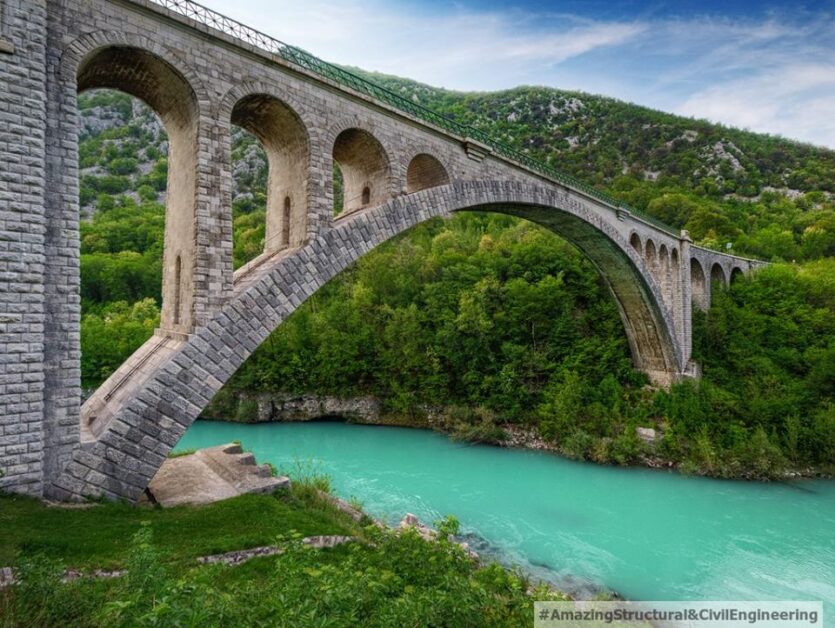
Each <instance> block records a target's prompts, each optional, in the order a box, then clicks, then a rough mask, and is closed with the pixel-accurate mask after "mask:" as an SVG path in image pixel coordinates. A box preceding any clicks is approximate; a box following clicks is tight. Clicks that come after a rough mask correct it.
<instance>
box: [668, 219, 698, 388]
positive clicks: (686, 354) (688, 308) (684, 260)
mask: <svg viewBox="0 0 835 628" xmlns="http://www.w3.org/2000/svg"><path fill="white" fill-rule="evenodd" d="M692 242H693V241H692V240H691V239H690V234H689V233H688V232H687V231H686V230H682V232H681V237H680V238H679V250H680V251H681V255H680V258H679V264H678V285H679V286H680V290H678V291H677V292H678V294H677V297H676V300H677V304H676V311H675V312H674V314H673V316H675V318H676V319H677V323H678V324H677V329H678V330H679V346H680V347H681V352H682V355H681V364H682V366H683V367H684V370H685V371H684V375H685V376H691V377H700V375H701V371H700V369H699V366H698V365H697V364H695V363H694V362H693V360H692V355H693V306H692V303H693V285H692V283H691V277H692V274H691V270H690V259H691V257H690V246H691V244H692Z"/></svg>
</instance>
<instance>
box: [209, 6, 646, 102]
mask: <svg viewBox="0 0 835 628" xmlns="http://www.w3.org/2000/svg"><path fill="white" fill-rule="evenodd" d="M207 4H208V5H209V6H212V7H213V8H215V9H217V10H219V11H228V10H229V8H228V6H226V7H224V6H223V5H224V3H222V2H220V0H209V2H207ZM260 4H261V3H260V2H258V1H257V0H250V1H249V2H242V3H239V5H238V6H237V7H236V11H237V13H236V16H235V17H237V18H238V19H240V20H242V21H244V22H246V23H249V24H255V25H257V27H258V28H259V29H260V30H262V31H265V32H267V33H269V34H271V35H273V36H275V37H277V38H279V39H282V40H283V41H286V42H287V43H292V44H295V45H298V46H300V47H302V48H305V49H307V50H310V51H311V52H313V53H315V54H316V55H317V56H320V57H322V58H325V59H327V60H331V61H335V62H338V63H342V64H347V65H355V66H358V67H362V68H364V69H367V70H376V71H379V72H387V73H396V74H400V75H405V76H408V77H410V78H413V79H415V80H419V81H423V82H429V83H432V84H435V85H440V86H444V87H450V88H454V89H475V90H485V89H500V88H506V87H512V86H515V85H518V84H520V83H522V82H525V81H526V80H529V79H530V77H532V76H536V75H537V73H538V72H541V70H542V68H550V67H553V66H555V65H558V64H560V63H562V62H564V61H566V60H568V59H571V58H575V57H577V56H580V55H583V54H585V53H587V52H590V51H592V50H596V49H599V48H602V47H607V46H615V45H619V44H622V43H624V42H626V41H629V40H631V39H634V38H635V37H636V36H637V35H639V34H640V33H641V32H642V31H643V30H644V28H645V26H644V25H642V24H639V23H630V22H594V21H588V20H579V19H577V18H573V17H569V16H559V15H537V14H530V13H527V12H525V11H519V10H510V11H478V12H476V11H471V10H465V9H453V10H452V11H451V12H449V13H446V14H444V15H438V14H426V13H421V12H417V11H414V10H408V9H405V8H404V7H402V6H397V5H392V4H385V5H383V4H375V5H369V4H368V3H363V4H362V5H360V4H357V3H352V2H351V1H350V0H347V1H346V2H341V3H339V4H338V5H335V4H330V3H328V2H326V1H325V0H312V1H311V2H305V3H289V2H287V3H282V4H281V5H280V6H279V7H278V8H276V9H275V10H274V11H265V12H264V13H261V12H260V11H258V10H257V9H256V7H258V6H259V5H260ZM540 82H541V81H540Z"/></svg>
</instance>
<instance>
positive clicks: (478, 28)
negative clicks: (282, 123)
mask: <svg viewBox="0 0 835 628" xmlns="http://www.w3.org/2000/svg"><path fill="white" fill-rule="evenodd" d="M203 3H204V4H206V5H207V6H209V7H211V8H214V9H216V10H218V11H221V12H223V13H225V14H226V15H229V16H230V17H233V18H236V19H238V20H240V21H243V22H245V23H247V24H249V25H251V26H254V27H256V28H258V29H259V30H262V31H264V32H266V33H268V34H270V35H273V36H275V37H277V38H279V39H281V40H283V41H286V42H287V43H291V44H295V45H297V46H301V47H303V48H305V49H307V50H309V51H310V52H312V53H314V54H316V55H318V56H320V57H322V58H325V59H327V60H329V61H335V62H337V63H343V64H349V65H355V66H359V67H362V68H365V69H368V70H376V71H379V72H386V73H389V74H397V75H400V76H405V77H409V78H412V79H415V80H418V81H421V82H424V83H429V84H431V85H437V86H440V87H447V88H450V89H459V90H476V91H487V90H496V89H504V88H509V87H514V86H516V85H547V86H551V87H557V88H561V89H577V90H583V91H587V92H591V93H596V94H604V95H607V96H612V97H615V98H619V99H623V100H628V101H631V102H635V103H638V104H641V105H647V106H649V107H653V108H656V109H661V110H664V111H669V112H672V113H677V114H682V115H688V116H696V117H700V118H708V119H711V120H715V121H718V122H724V123H726V124H730V125H733V126H738V127H743V128H749V129H751V130H754V131H762V132H768V133H773V134H779V135H782V136H785V137H789V138H793V139H799V140H802V141H806V142H812V143H814V144H819V145H825V146H829V147H832V148H835V0H827V1H820V2H807V3H802V2H801V3H797V4H795V3H790V2H754V1H750V0H726V1H724V2H722V1H719V0H702V1H696V0H682V1H680V2H664V1H648V2H640V1H638V0H611V1H602V0H587V1H581V0H565V1H550V2H549V1H547V0H527V1H525V2H504V1H502V0H487V1H484V2H474V1H466V0H465V1H454V2H450V1H447V0H424V1H422V2H418V1H412V0H397V1H392V0H390V1H388V2H386V1H382V0H372V1H370V2H369V1H367V0H366V1H364V2H360V1H357V0H340V1H339V2H334V1H331V0H304V1H297V0H279V1H275V0H236V1H235V2H234V3H230V2H229V1H228V0H203Z"/></svg>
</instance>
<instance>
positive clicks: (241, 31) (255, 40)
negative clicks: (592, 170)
mask: <svg viewBox="0 0 835 628" xmlns="http://www.w3.org/2000/svg"><path fill="white" fill-rule="evenodd" d="M145 1H146V2H148V3H150V4H156V5H159V6H162V7H165V8H166V9H168V10H170V11H172V12H174V13H177V14H179V15H182V16H184V17H187V18H189V19H192V20H194V21H196V22H199V23H200V24H203V25H205V26H208V27H210V28H213V29H216V30H218V31H221V32H222V33H225V34H227V35H230V36H232V37H234V38H236V39H239V40H241V41H243V42H245V43H247V44H249V45H251V46H253V47H255V48H258V49H260V50H263V51H265V52H268V53H271V54H274V55H277V56H279V57H281V58H282V59H284V60H285V61H288V62H290V63H292V64H294V65H297V66H299V67H301V68H304V69H305V70H308V71H310V72H312V73H314V74H317V75H319V76H322V77H324V78H327V79H330V80H332V81H334V82H336V83H339V84H340V85H343V86H345V87H348V88H350V89H352V90H354V91H355V92H358V93H360V94H364V95H365V96H369V97H371V98H373V99H374V100H377V101H380V102H382V103H385V104H387V105H389V106H390V107H393V108H394V109H397V110H398V111H401V112H403V113H406V114H409V115H410V116H413V117H415V118H417V119H419V120H422V121H424V122H428V123H429V124H432V125H434V126H436V127H439V128H441V129H443V130H445V131H447V132H449V133H452V134H454V135H457V136H458V137H460V138H462V139H467V138H470V139H473V140H476V141H477V142H479V143H481V144H483V145H485V146H487V147H489V148H490V150H491V151H492V152H493V153H494V154H496V155H500V156H501V157H504V158H505V159H507V160H509V161H511V162H514V163H516V164H518V165H520V166H522V167H524V168H525V169H527V170H530V171H531V172H535V173H537V174H539V175H541V176H543V177H546V178H548V179H550V180H552V181H555V182H556V183H559V184H561V185H564V186H566V187H570V188H573V189H574V190H578V191H580V192H582V193H584V194H586V195H588V196H590V197H592V198H595V199H597V200H599V201H602V202H603V203H606V204H607V205H610V206H612V207H613V208H622V209H625V210H627V211H629V212H630V213H632V214H634V215H635V216H638V217H639V218H640V219H642V220H644V221H646V222H649V223H651V224H652V225H654V226H655V227H657V228H658V229H661V230H662V231H664V232H666V233H668V234H670V235H673V236H675V237H678V235H679V233H678V231H677V230H676V229H674V228H672V227H670V226H669V225H666V224H664V223H663V222H662V221H660V220H658V219H657V218H655V217H653V216H651V215H649V214H647V213H645V212H641V211H638V210H636V209H634V208H632V207H629V206H628V205H626V204H625V203H622V202H621V201H618V200H617V199H616V198H614V197H613V196H611V195H609V194H607V193H605V192H602V191H600V190H598V189H597V188H595V187H593V186H591V185H589V184H587V183H584V182H583V181H581V180H580V179H578V178H576V177H573V176H571V175H569V174H566V173H564V172H560V171H559V170H556V169H555V168H552V167H551V166H548V165H547V164H544V163H543V162H541V161H539V160H537V159H534V158H533V157H531V156H530V155H528V154H526V153H524V152H523V151H520V150H518V149H516V148H513V147H512V146H508V145H507V144H505V143H503V142H499V141H498V140H496V139H494V138H492V137H491V136H490V135H488V134H487V133H485V132H484V131H481V130H479V129H477V128H475V127H472V126H469V125H466V124H461V123H460V122H456V121H455V120H453V119H452V118H448V117H447V116H444V115H441V114H440V113H438V112H436V111H432V110H431V109H429V108H427V107H424V106H422V105H419V104H417V103H415V102H413V101H411V100H409V99H408V98H404V97H403V96H401V95H399V94H397V93H395V92H393V91H391V90H389V89H386V88H385V87H382V86H380V85H377V84H376V83H374V82H373V81H369V80H368V79H365V78H363V77H361V76H359V75H357V74H354V73H353V72H350V71H348V70H346V69H344V68H341V67H339V66H337V65H334V64H332V63H328V62H327V61H323V60H322V59H319V58H318V57H315V56H314V55H312V54H310V53H309V52H306V51H305V50H302V49H301V48H297V47H296V46H291V45H289V44H285V43H284V42H282V41H279V40H278V39H275V38H274V37H270V36H269V35H265V34H264V33H262V32H260V31H257V30H255V29H254V28H251V27H249V26H246V25H245V24H242V23H241V22H238V21H236V20H233V19H231V18H229V17H226V16H225V15H222V14H220V13H217V12H216V11H213V10H211V9H209V8H206V7H204V6H203V5H201V4H198V3H197V2H192V0H145Z"/></svg>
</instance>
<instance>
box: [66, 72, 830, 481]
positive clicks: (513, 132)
mask: <svg viewBox="0 0 835 628" xmlns="http://www.w3.org/2000/svg"><path fill="white" fill-rule="evenodd" d="M374 79H375V80H377V81H378V82H383V83H385V84H386V85H387V86H388V87H389V88H391V89H393V90H395V91H398V92H400V93H403V94H404V95H406V96H407V97H409V98H411V99H412V100H415V101H417V102H419V103H421V104H424V105H426V106H429V107H431V108H434V109H436V110H439V111H441V112H442V113H446V114H448V115H451V116H454V117H456V118H457V119H459V120H461V121H464V122H467V123H470V124H472V125H474V126H477V127H479V128H481V129H483V130H485V131H488V132H490V133H491V134H493V135H495V136H497V137H498V138H499V139H501V140H503V141H505V142H507V143H509V144H512V145H514V146H516V147H518V148H521V149H523V150H527V151H529V152H530V153H531V154H532V155H534V156H536V157H538V158H541V159H543V160H545V161H547V162H548V163H550V164H551V165H552V166H554V167H556V168H559V169H561V170H564V171H567V172H569V173H571V174H574V175H575V176H578V177H581V178H582V179H584V180H586V181H588V182H591V183H593V184H595V185H597V186H599V187H600V188H601V189H605V190H606V191H608V192H610V193H612V194H614V195H616V196H617V197H619V198H622V199H623V200H625V201H627V202H628V203H629V204H630V205H633V206H635V207H636V208H638V209H642V210H646V211H648V212H650V213H652V214H654V215H656V216H658V217H659V218H661V219H663V220H665V221H666V222H668V223H670V224H672V225H675V226H677V227H682V228H686V229H688V230H689V231H690V233H691V235H692V236H693V238H694V239H695V240H696V241H697V242H700V243H703V244H706V245H708V246H714V247H722V248H725V246H726V245H727V244H728V243H730V244H731V246H732V248H733V250H734V251H735V252H737V253H740V254H746V255H753V256H759V257H762V258H764V259H768V260H771V261H776V262H780V263H778V264H775V265H774V266H773V267H772V268H770V269H768V270H767V271H764V272H762V273H761V274H759V275H758V276H757V277H755V278H754V279H752V280H750V281H742V282H740V283H738V284H735V285H734V286H733V288H732V289H731V290H730V291H728V292H723V293H721V294H717V295H716V297H715V305H714V307H713V309H712V310H711V311H710V313H709V314H708V315H706V316H705V315H698V317H697V337H696V343H695V344H696V359H697V360H698V361H699V362H700V363H701V364H702V366H703V368H704V372H705V378H704V380H703V382H701V383H700V384H699V385H692V384H681V385H678V386H675V387H674V388H673V389H672V390H671V391H669V392H665V391H654V390H651V389H649V388H647V387H646V386H645V381H644V378H643V376H642V375H641V374H639V373H637V372H635V371H633V370H632V369H631V366H630V363H629V355H628V349H627V345H626V339H625V335H624V332H623V329H622V323H621V321H620V319H619V317H618V314H617V310H616V307H615V305H614V303H613V301H612V300H611V298H610V297H609V295H608V293H607V290H606V288H605V286H604V285H603V284H602V283H601V281H600V278H599V277H598V276H597V273H596V272H595V271H594V269H593V268H592V267H591V265H590V264H588V263H587V262H586V261H585V260H584V259H583V258H582V257H581V256H580V255H579V254H578V253H577V252H576V251H575V250H574V249H573V248H572V247H570V246H569V245H567V244H566V243H565V242H563V241H561V240H560V239H559V238H557V237H556V236H554V235H553V234H550V233H547V232H545V231H543V230H542V229H539V228H537V227H535V226H533V225H530V224H527V223H523V222H520V221H517V220H513V219H509V218H506V217H501V216H480V215H469V216H459V217H457V218H455V219H453V220H450V221H447V222H441V221H435V222H431V223H428V224H425V225H421V226H419V227H417V228H415V229H413V230H412V231H410V232H409V233H408V234H405V235H404V236H401V237H399V238H397V239H396V241H394V242H390V243H388V244H386V245H384V246H382V247H380V248H379V249H378V250H377V251H375V252H373V253H372V254H370V255H368V256H367V257H365V258H364V259H362V260H360V262H359V263H358V264H357V265H356V267H354V268H353V269H352V270H349V271H348V272H346V273H344V274H343V275H342V276H340V277H339V278H337V279H336V280H334V281H333V282H331V284H329V285H328V286H326V288H324V289H323V290H322V291H320V293H319V294H317V295H316V296H315V297H314V298H313V299H311V300H310V301H309V302H308V303H307V304H306V305H305V306H303V307H302V308H301V309H300V310H299V311H298V312H297V313H296V314H294V315H293V317H292V318H291V319H290V320H289V321H288V322H287V323H286V324H284V325H283V326H281V327H280V328H279V329H278V330H277V331H276V332H275V333H274V334H273V335H272V336H271V338H270V339H269V340H268V341H267V342H266V343H265V344H264V345H263V346H262V347H261V348H260V349H259V350H258V351H257V352H256V354H255V355H254V356H253V358H252V359H250V361H249V362H247V363H246V364H245V365H244V367H242V369H241V371H240V372H239V373H238V375H237V376H236V377H235V378H234V379H233V381H232V382H230V383H229V384H228V385H227V387H226V389H225V390H224V392H223V393H222V395H221V398H220V399H219V403H218V404H217V405H216V407H215V411H218V410H219V409H222V410H223V411H225V412H230V413H234V412H238V413H239V414H240V417H239V418H243V419H245V418H246V412H245V411H244V409H241V408H237V409H236V408H235V407H234V406H235V400H236V398H237V395H236V391H241V390H245V391H256V390H265V391H280V392H310V393H320V394H325V393H327V394H338V395H354V394H373V395H376V396H378V397H379V398H380V399H381V400H383V402H384V404H385V405H386V407H387V409H388V410H389V411H390V412H392V413H397V414H400V415H402V416H404V417H407V418H408V417H412V420H413V422H415V423H419V422H420V415H421V413H422V408H423V407H424V406H425V405H426V404H430V405H433V406H440V407H443V408H446V409H447V411H446V415H447V416H448V424H449V426H450V428H451V429H453V430H455V431H457V432H458V433H459V434H461V435H463V436H470V437H479V438H489V439H496V438H501V429H500V428H499V427H497V426H498V425H500V424H502V423H505V422H515V423H521V424H526V425H530V426H532V427H534V428H536V429H537V430H539V432H540V433H541V434H542V435H543V436H545V437H546V438H548V439H550V440H552V441H553V442H554V443H556V444H557V445H558V446H559V448H560V449H561V450H562V451H564V452H565V453H567V454H569V455H572V456H576V457H582V458H587V459H592V460H596V461H600V462H608V461H614V462H618V463H631V462H634V461H636V460H638V459H639V458H640V457H642V456H643V455H645V454H646V453H647V452H646V451H645V447H646V446H645V445H644V444H643V443H641V442H640V441H639V440H638V439H637V437H636V436H635V430H634V428H635V426H639V425H640V426H645V427H656V428H658V429H659V430H661V432H662V433H663V434H664V436H663V439H662V440H661V441H660V444H659V445H658V448H657V451H656V452H655V453H656V456H658V457H661V458H664V459H666V460H670V461H673V462H675V463H677V464H680V465H681V466H682V468H685V469H689V470H693V471H699V472H705V473H711V474H716V475H750V476H756V477H767V476H771V475H776V474H779V473H780V472H781V471H782V469H784V468H786V467H789V468H799V469H804V468H806V467H815V468H826V467H828V466H831V464H832V463H833V461H835V405H833V402H835V260H833V259H832V256H833V255H835V200H833V198H834V197H835V195H833V191H835V187H833V186H835V177H833V175H835V152H832V151H829V150H825V149H822V148H815V147H812V146H807V145H801V144H797V143H794V142H790V141H787V140H783V139H779V138H773V137H767V136H763V135H757V134H752V133H748V132H745V131H740V130H735V129H728V128H723V127H720V126H717V125H713V124H709V123H706V122H703V121H696V120H690V119H684V118H679V117H675V116H671V115H668V114H663V113H659V112H655V111H650V110H647V109H644V108H640V107H636V106H633V105H629V104H625V103H622V102H618V101H614V100H611V99H607V98H602V97H597V96H590V95H588V94H579V93H569V92H562V91H559V90H553V89H546V88H518V89H515V90H511V91H508V92H501V93H495V94H459V93H454V92H446V91H443V90H437V89H433V88H429V87H426V86H422V85H417V84H415V83H412V82H409V81H405V80H402V79H395V78H390V77H379V76H375V77H374ZM79 103H80V108H81V110H82V119H83V131H82V136H81V147H80V157H81V168H82V173H81V178H82V180H81V183H82V186H81V187H82V190H81V204H82V207H83V211H84V214H85V216H86V217H87V221H86V222H85V223H84V224H83V226H82V303H83V309H84V317H83V322H82V349H83V358H82V373H83V378H84V381H85V384H86V385H88V386H95V385H96V384H97V383H98V382H100V381H102V380H103V379H104V378H106V377H107V376H108V375H109V374H110V373H111V372H112V371H113V370H114V369H115V368H116V367H117V366H118V365H119V364H120V363H121V362H122V361H123V360H124V359H125V358H126V357H127V355H129V354H130V352H131V351H132V350H133V349H134V348H135V347H136V346H138V345H139V344H140V343H141V342H142V341H143V340H144V339H145V338H147V337H148V336H149V335H150V334H151V333H152V331H153V329H154V327H155V326H156V325H157V323H158V316H159V298H160V284H161V269H160V265H161V257H162V253H161V251H162V249H161V247H162V234H163V226H164V224H163V223H164V206H163V203H164V194H165V184H166V159H165V155H166V149H167V146H166V139H165V134H164V131H163V130H162V128H161V127H160V125H159V123H158V121H157V120H156V118H155V117H154V116H153V114H151V113H150V112H149V111H148V110H147V108H145V107H144V106H143V105H141V104H140V103H137V102H136V101H133V100H131V99H130V98H129V97H127V96H124V95H122V94H118V93H115V92H104V91H100V92H92V93H89V94H85V95H82V96H81V97H80V99H79ZM233 163H234V166H233V168H234V177H235V183H234V192H233V193H234V201H233V209H234V227H235V229H234V238H235V239H234V254H235V263H236V265H238V266H239V265H241V264H243V263H245V262H246V261H247V260H249V259H252V258H253V257H254V256H255V255H257V254H258V253H259V252H260V250H261V245H262V241H263V234H264V202H265V194H264V190H265V182H266V159H265V157H264V155H263V152H262V151H261V150H260V147H259V146H258V144H257V142H256V140H254V138H252V137H251V136H249V135H248V134H246V133H244V132H243V131H240V130H237V129H236V131H235V135H234V147H233Z"/></svg>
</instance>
